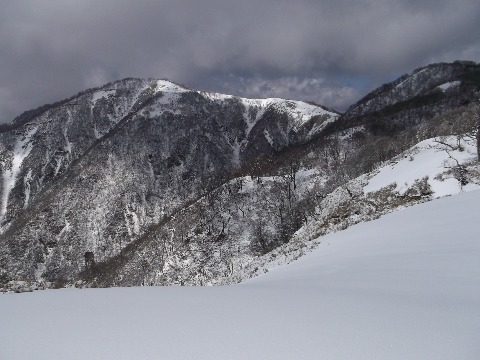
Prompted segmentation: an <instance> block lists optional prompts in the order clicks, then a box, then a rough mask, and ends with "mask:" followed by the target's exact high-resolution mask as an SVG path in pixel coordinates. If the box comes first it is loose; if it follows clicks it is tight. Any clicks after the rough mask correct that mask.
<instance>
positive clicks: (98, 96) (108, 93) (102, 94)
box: [91, 89, 117, 106]
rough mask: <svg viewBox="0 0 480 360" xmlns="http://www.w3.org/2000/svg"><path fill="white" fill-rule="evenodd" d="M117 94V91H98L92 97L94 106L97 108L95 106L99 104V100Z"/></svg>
mask: <svg viewBox="0 0 480 360" xmlns="http://www.w3.org/2000/svg"><path fill="white" fill-rule="evenodd" d="M116 92H117V90H115V89H113V90H106V91H105V90H101V91H97V92H95V93H94V94H93V96H92V100H91V102H92V104H93V106H95V104H96V103H97V101H98V100H100V99H103V98H108V97H110V96H112V95H115V93H116Z"/></svg>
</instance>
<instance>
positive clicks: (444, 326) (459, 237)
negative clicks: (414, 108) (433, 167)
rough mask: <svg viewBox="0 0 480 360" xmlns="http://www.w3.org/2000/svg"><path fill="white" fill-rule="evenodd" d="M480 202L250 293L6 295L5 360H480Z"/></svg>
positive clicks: (440, 205) (334, 237) (387, 231)
mask: <svg viewBox="0 0 480 360" xmlns="http://www.w3.org/2000/svg"><path fill="white" fill-rule="evenodd" d="M478 204H480V191H473V192H469V193H464V194H461V195H458V196H454V197H449V198H443V199H440V200H435V201H432V202H429V203H425V204H421V205H418V206H414V207H410V208H407V209H405V210H404V211H400V212H395V213H392V214H389V215H386V216H384V217H382V218H380V219H379V220H375V221H371V222H367V223H361V224H358V225H356V226H352V227H350V228H349V229H347V230H345V231H341V232H337V233H335V234H330V235H327V236H325V237H323V238H321V239H320V240H321V244H320V245H319V247H318V248H317V249H316V250H314V251H313V252H312V253H310V254H308V255H306V256H304V257H302V258H301V259H300V260H298V261H297V262H295V263H293V264H291V265H289V266H286V267H282V268H278V269H275V270H273V271H271V272H269V273H268V274H266V275H264V276H261V277H258V278H256V279H253V280H250V281H248V282H246V283H244V284H242V285H236V286H219V287H163V288H162V287H158V288H147V287H144V288H123V289H122V288H111V289H86V290H76V289H64V290H46V291H38V292H34V293H23V294H5V295H0V318H1V319H2V326H1V327H0V358H1V359H10V360H16V359H38V360H42V359H86V358H90V359H118V360H121V359H158V358H162V359H368V360H375V359H423V360H425V359H435V360H442V359H466V360H468V359H471V360H474V359H478V358H479V357H480V335H479V334H480V306H479V304H480V286H479V285H480V262H479V261H478V259H479V256H480V242H479V241H478V226H477V217H478V207H479V205H478Z"/></svg>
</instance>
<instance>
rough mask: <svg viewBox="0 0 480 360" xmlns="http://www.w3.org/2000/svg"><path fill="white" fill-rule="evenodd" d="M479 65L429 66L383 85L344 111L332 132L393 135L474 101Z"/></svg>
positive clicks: (464, 62)
mask: <svg viewBox="0 0 480 360" xmlns="http://www.w3.org/2000/svg"><path fill="white" fill-rule="evenodd" d="M479 91H480V65H479V64H476V63H474V62H469V61H457V62H454V63H439V64H432V65H428V66H425V67H421V68H419V69H416V70H414V71H413V72H412V73H410V74H406V75H404V76H402V77H400V78H399V79H397V80H395V81H392V82H390V83H388V84H384V85H382V86H380V87H379V88H377V89H375V90H374V91H372V92H370V93H369V94H367V95H366V96H365V97H364V98H362V99H361V100H359V101H358V102H357V103H355V104H353V105H352V106H350V107H349V108H348V110H347V111H346V112H345V113H344V114H343V115H342V117H341V119H340V122H338V123H336V124H334V125H332V128H333V129H337V130H338V129H340V128H342V129H345V128H350V127H354V126H360V125H364V126H366V127H367V128H368V129H369V130H370V131H371V132H373V133H378V134H387V135H394V134H395V133H396V132H398V131H399V130H403V129H405V128H408V127H410V126H413V125H416V124H419V123H421V122H424V121H426V120H429V119H431V118H432V117H434V116H437V115H439V114H441V113H442V112H444V111H446V110H449V109H452V108H456V107H459V106H463V105H467V104H469V103H470V102H476V101H478V93H479Z"/></svg>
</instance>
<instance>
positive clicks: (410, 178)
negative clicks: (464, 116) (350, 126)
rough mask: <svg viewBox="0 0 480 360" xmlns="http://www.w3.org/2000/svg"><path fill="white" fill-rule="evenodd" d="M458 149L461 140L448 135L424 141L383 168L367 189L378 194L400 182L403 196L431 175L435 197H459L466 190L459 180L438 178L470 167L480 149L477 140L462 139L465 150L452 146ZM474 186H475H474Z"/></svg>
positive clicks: (370, 181) (371, 179)
mask: <svg viewBox="0 0 480 360" xmlns="http://www.w3.org/2000/svg"><path fill="white" fill-rule="evenodd" d="M442 143H445V144H449V145H451V146H453V147H456V146H457V138H456V137H455V136H448V137H442V138H433V139H428V140H424V141H422V142H420V143H418V144H417V145H415V146H414V147H413V148H412V149H410V150H408V152H406V153H405V154H404V155H403V157H402V156H401V157H396V158H395V159H394V161H392V162H391V163H390V164H389V165H387V166H384V167H382V168H381V169H380V170H379V171H378V172H377V173H376V174H375V175H374V176H373V177H371V178H370V180H369V183H368V185H367V186H365V188H364V192H365V193H368V192H373V191H378V190H380V189H381V188H384V187H386V186H388V185H391V184H393V183H396V188H395V191H398V192H399V193H400V194H403V193H404V192H405V191H406V190H407V189H408V188H410V187H411V186H412V185H413V184H414V183H415V181H417V180H420V179H422V178H423V177H425V176H428V184H429V185H430V187H431V189H432V191H433V192H434V193H435V197H442V196H447V195H452V194H458V193H459V192H461V191H462V190H467V189H462V187H461V185H460V183H459V182H458V180H456V179H455V178H453V177H451V178H447V179H439V178H438V177H437V175H439V174H442V173H444V172H445V171H448V170H449V169H451V168H453V167H455V166H456V165H457V161H458V164H466V163H468V162H470V161H472V160H475V158H476V157H477V148H476V144H475V142H474V141H473V140H471V141H465V140H461V141H460V145H461V148H458V149H456V150H453V149H451V148H450V147H449V146H448V145H444V144H442ZM470 186H474V185H473V184H471V185H470Z"/></svg>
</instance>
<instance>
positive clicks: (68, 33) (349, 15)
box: [0, 0, 480, 122]
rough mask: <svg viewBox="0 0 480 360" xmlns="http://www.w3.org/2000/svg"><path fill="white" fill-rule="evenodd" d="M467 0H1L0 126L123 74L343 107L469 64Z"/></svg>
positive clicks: (478, 55) (473, 21) (478, 45)
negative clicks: (415, 75) (417, 75)
mask: <svg viewBox="0 0 480 360" xmlns="http://www.w3.org/2000/svg"><path fill="white" fill-rule="evenodd" d="M479 19H480V1H478V0H454V1H446V0H384V1H381V0H323V1H322V0H296V1H291V0H290V1H284V0H265V1H262V0H255V1H253V0H235V1H231V0H223V1H221V0H185V1H182V0H144V1H142V0H136V1H133V0H132V1H127V0H101V1H99V0H95V1H93V0H81V1H79V0H31V1H22V0H0V122H9V121H11V120H13V118H14V117H15V116H17V115H19V114H20V113H21V112H23V111H25V110H29V109H32V108H34V107H37V106H40V105H43V104H45V103H51V102H54V101H57V100H61V99H63V98H66V97H69V96H71V95H73V94H75V93H76V92H78V91H81V90H84V89H86V88H89V87H93V86H98V85H102V84H104V83H107V82H109V81H113V80H118V79H122V78H125V77H148V78H168V79H170V80H172V81H176V82H180V83H183V84H185V85H188V86H190V87H192V88H196V89H202V90H212V91H218V92H224V93H229V94H235V95H241V96H245V97H272V96H275V97H285V98H290V99H299V100H311V101H315V102H317V103H320V104H323V105H326V106H329V107H332V108H335V109H338V110H344V109H345V108H346V107H347V106H348V105H350V104H352V103H353V102H354V101H356V100H358V99H359V98H360V97H361V96H363V95H365V94H366V93H367V92H368V91H370V90H372V89H373V88H374V87H376V86H378V85H380V84H382V83H384V82H387V81H390V80H393V79H395V78H397V77H398V76H400V75H402V74H404V73H406V72H411V71H412V70H413V69H415V68H417V67H420V66H423V65H426V64H429V63H432V62H440V61H453V60H457V59H465V60H473V61H477V62H480V21H479Z"/></svg>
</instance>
